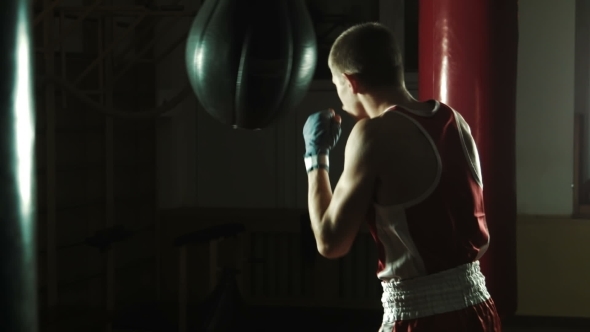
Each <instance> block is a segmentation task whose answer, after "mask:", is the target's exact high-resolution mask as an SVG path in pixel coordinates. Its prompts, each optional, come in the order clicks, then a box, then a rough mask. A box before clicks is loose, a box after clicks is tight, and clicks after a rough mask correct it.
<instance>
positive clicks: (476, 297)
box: [381, 261, 490, 323]
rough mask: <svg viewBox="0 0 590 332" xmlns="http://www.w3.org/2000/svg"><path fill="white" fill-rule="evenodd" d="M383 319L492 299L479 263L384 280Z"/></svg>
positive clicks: (426, 313)
mask: <svg viewBox="0 0 590 332" xmlns="http://www.w3.org/2000/svg"><path fill="white" fill-rule="evenodd" d="M381 284H382V286H383V296H382V298H381V302H382V303H383V311H384V312H383V322H384V323H393V322H395V321H399V320H408V319H415V318H419V317H425V316H432V315H436V314H442V313H445V312H451V311H456V310H461V309H464V308H467V307H469V306H472V305H475V304H478V303H482V302H485V301H487V300H488V299H489V298H490V294H489V293H488V291H487V289H486V285H485V277H484V275H483V274H482V273H481V271H480V269H479V262H478V261H475V262H473V263H469V264H465V265H461V266H458V267H456V268H453V269H450V270H447V271H443V272H440V273H436V274H432V275H428V276H424V277H418V278H415V279H409V280H402V281H383V282H382V283H381Z"/></svg>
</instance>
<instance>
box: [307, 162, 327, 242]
mask: <svg viewBox="0 0 590 332" xmlns="http://www.w3.org/2000/svg"><path fill="white" fill-rule="evenodd" d="M307 179H308V183H309V190H308V195H307V205H308V209H309V217H310V219H311V228H312V230H313V233H314V235H315V238H316V241H317V242H318V243H317V244H318V247H321V246H323V244H324V243H323V242H324V240H325V239H324V234H325V230H324V227H325V225H324V222H326V221H325V220H324V216H325V215H326V211H327V210H328V206H330V201H331V200H332V187H331V186H330V177H329V176H328V171H326V170H325V169H322V168H320V169H316V170H313V171H311V172H309V173H308V174H307Z"/></svg>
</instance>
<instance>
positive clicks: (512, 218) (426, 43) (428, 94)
mask: <svg viewBox="0 0 590 332" xmlns="http://www.w3.org/2000/svg"><path fill="white" fill-rule="evenodd" d="M517 13H518V6H517V0H477V1H473V0H420V30H419V35H420V41H419V53H420V62H419V89H420V99H422V100H425V99H438V100H440V101H442V102H444V103H447V104H448V105H449V106H451V107H453V108H454V109H456V110H457V111H458V112H460V113H461V114H462V115H463V116H464V117H465V119H466V120H467V122H468V123H469V125H470V126H471V129H472V133H473V136H474V138H475V141H476V142H477V144H478V148H479V153H480V158H481V165H482V172H483V180H484V199H485V208H486V216H487V222H488V227H489V230H490V239H491V243H490V247H489V249H488V251H487V253H486V254H485V255H484V257H483V259H482V261H481V265H482V270H483V273H484V275H485V276H486V280H487V285H488V289H489V291H490V293H491V295H492V297H493V299H494V301H495V302H496V305H497V308H498V311H499V313H500V316H501V317H502V318H504V317H506V316H510V315H512V314H514V313H515V312H516V304H517V292H516V287H517V285H516V283H517V278H516V179H515V173H516V165H515V164H516V157H515V122H516V121H515V108H516V63H517V51H518V49H517V45H518V22H517V17H518V14H517Z"/></svg>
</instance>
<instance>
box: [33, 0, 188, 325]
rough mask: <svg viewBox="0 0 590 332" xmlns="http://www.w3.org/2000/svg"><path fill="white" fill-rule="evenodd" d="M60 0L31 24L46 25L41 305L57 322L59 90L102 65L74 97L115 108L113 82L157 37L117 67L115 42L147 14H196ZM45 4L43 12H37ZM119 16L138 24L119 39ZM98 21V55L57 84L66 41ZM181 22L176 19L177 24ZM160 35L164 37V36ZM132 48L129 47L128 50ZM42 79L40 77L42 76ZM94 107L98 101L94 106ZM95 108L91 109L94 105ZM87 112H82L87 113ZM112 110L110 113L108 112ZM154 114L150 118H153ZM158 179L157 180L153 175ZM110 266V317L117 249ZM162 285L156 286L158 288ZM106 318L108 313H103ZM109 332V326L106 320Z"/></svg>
mask: <svg viewBox="0 0 590 332" xmlns="http://www.w3.org/2000/svg"><path fill="white" fill-rule="evenodd" d="M179 2H180V1H177V3H179ZM61 3H62V0H53V1H52V0H38V1H35V7H36V9H37V11H36V12H35V13H34V20H33V26H34V28H36V29H43V40H42V47H39V45H37V47H36V53H37V55H43V62H44V71H42V72H37V75H38V77H39V76H45V77H48V78H53V79H49V80H47V81H46V82H43V86H42V90H40V91H43V94H44V96H45V98H44V104H45V105H44V108H45V113H46V122H45V124H44V127H45V130H46V131H45V137H44V141H45V146H44V149H45V151H46V156H45V162H46V168H45V172H46V190H45V195H46V197H47V206H45V207H43V206H42V207H40V208H41V209H44V210H45V211H46V213H47V233H46V248H44V250H43V248H40V249H41V251H43V252H45V253H46V255H47V262H46V266H45V270H46V275H47V287H45V289H46V291H47V299H46V302H45V303H42V302H41V303H40V304H41V305H40V307H46V309H47V312H48V314H49V315H50V319H51V320H52V321H53V320H54V319H55V318H56V315H57V309H58V305H59V293H58V280H59V278H58V270H57V261H58V257H57V256H58V253H57V250H58V244H57V236H56V228H57V210H58V207H57V199H56V196H57V195H56V193H57V190H58V189H59V188H58V183H57V180H56V178H57V160H56V159H57V157H56V132H57V125H56V114H57V105H56V101H58V98H61V104H62V105H63V106H64V107H65V106H66V105H67V103H68V96H67V95H66V94H65V93H61V97H58V93H59V92H60V89H61V90H63V92H66V91H67V92H70V94H72V91H71V90H72V86H74V87H75V86H76V85H78V84H79V83H80V82H82V80H83V79H85V78H87V76H88V74H89V73H91V71H93V70H95V69H98V71H99V75H98V82H96V85H97V86H98V87H99V88H98V90H94V91H88V90H87V91H83V90H81V89H78V88H76V90H75V91H74V92H75V93H74V94H72V95H74V96H75V95H76V94H78V95H80V96H81V95H83V96H90V95H93V96H94V97H98V100H99V104H100V105H101V106H102V107H103V108H104V109H105V110H112V107H113V85H114V83H115V82H116V81H117V80H119V79H120V78H121V77H122V76H123V74H124V73H126V72H127V71H128V70H130V69H131V68H132V66H133V65H134V64H135V63H138V62H140V61H145V60H144V59H143V57H144V56H145V55H146V54H147V53H148V52H149V51H150V49H151V48H152V47H153V46H154V44H155V42H156V40H154V42H152V43H150V44H149V45H145V47H144V48H143V49H142V50H141V51H140V52H139V54H138V55H137V56H136V57H134V58H133V59H132V61H131V62H130V63H126V65H125V66H124V67H123V68H121V69H119V68H114V54H113V51H114V49H115V46H117V45H118V44H120V43H121V42H122V41H124V40H125V39H126V38H127V37H128V36H129V35H130V34H131V33H132V32H134V31H135V29H136V28H137V27H138V26H139V25H140V24H141V23H142V22H144V19H145V18H147V17H151V18H156V19H154V20H153V22H152V23H151V24H153V25H155V24H157V23H158V22H159V21H160V19H161V18H166V17H187V16H195V15H196V11H185V10H184V9H183V6H177V5H172V6H162V7H150V8H148V7H144V6H115V5H111V4H112V3H113V0H95V1H93V2H92V3H91V4H89V5H86V6H60V4H61ZM39 8H41V10H39ZM118 17H135V20H134V22H133V23H132V24H131V25H130V26H128V27H127V30H126V32H125V33H124V34H123V35H120V36H118V38H115V37H114V35H113V30H114V26H115V19H116V18H118ZM69 18H74V19H75V21H74V22H72V23H70V24H68V25H66V22H65V21H66V19H69ZM88 20H95V21H98V22H99V26H100V27H99V29H98V39H99V40H98V41H97V42H98V44H97V49H98V54H97V56H96V58H95V59H94V60H93V61H92V62H91V63H90V64H89V65H88V66H87V67H86V68H85V70H83V71H82V72H81V73H80V74H79V75H78V76H77V77H76V79H75V80H74V81H73V82H71V84H70V85H69V86H64V85H63V84H59V82H61V81H64V82H67V78H66V73H67V61H66V60H67V54H66V50H65V48H64V43H65V41H66V40H67V38H68V37H69V36H70V35H71V33H72V32H73V31H75V30H76V29H79V27H80V25H81V24H83V23H84V22H85V21H88ZM176 21H178V20H175V22H176ZM56 22H57V24H58V27H59V29H58V32H57V33H56V34H53V32H54V24H55V23H56ZM175 22H174V23H173V24H171V25H169V26H168V27H167V29H169V28H171V27H172V26H174V25H175ZM160 37H162V36H160ZM184 40H185V38H183V39H179V40H177V41H176V42H175V43H174V44H173V45H171V47H170V49H169V50H167V51H166V52H164V53H163V54H160V55H158V56H156V57H154V58H153V59H150V61H151V62H152V63H154V66H155V65H157V63H158V62H160V61H161V60H163V59H164V58H165V57H166V56H167V55H168V54H169V53H170V52H171V51H172V50H173V49H174V48H176V47H178V46H179V45H180V44H181V43H182V42H183V41H184ZM128 51H129V49H128V50H127V51H126V52H128ZM56 60H58V61H60V63H61V70H60V72H59V73H58V72H57V70H56ZM38 81H39V80H38ZM93 106H94V108H96V105H93ZM90 108H92V107H90ZM83 111H84V110H81V112H83ZM104 113H105V114H107V115H108V114H109V113H108V112H104ZM110 115H111V116H106V117H105V120H104V121H105V122H106V123H105V128H106V130H105V137H104V139H105V145H106V151H105V154H106V156H105V158H106V168H105V169H104V172H105V174H106V207H105V209H106V217H105V220H104V225H103V226H104V227H110V226H113V224H114V220H115V210H114V204H115V197H114V155H113V150H114V144H116V142H115V138H114V126H113V118H112V115H117V113H116V112H111V113H110ZM153 116H154V113H153V112H152V113H151V114H149V115H146V117H153ZM154 181H155V179H154ZM153 222H154V223H156V230H157V229H158V226H157V218H154V220H153ZM155 235H156V238H155V239H154V241H155V245H156V267H155V273H156V282H158V280H159V279H160V275H159V273H160V271H159V265H160V262H159V250H160V248H159V241H158V240H159V239H158V238H157V236H158V232H157V231H156V232H155ZM105 265H106V291H107V296H106V303H105V304H106V315H107V316H109V315H110V314H112V312H113V310H114V303H115V298H114V272H115V268H114V262H113V250H112V249H110V250H109V252H108V254H107V255H106V258H105ZM156 288H158V287H156ZM156 297H157V298H158V299H159V297H160V292H159V290H156ZM105 319H107V322H108V317H105ZM108 325H109V326H107V330H111V327H110V324H108Z"/></svg>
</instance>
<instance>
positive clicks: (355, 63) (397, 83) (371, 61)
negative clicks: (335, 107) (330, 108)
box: [328, 23, 404, 118]
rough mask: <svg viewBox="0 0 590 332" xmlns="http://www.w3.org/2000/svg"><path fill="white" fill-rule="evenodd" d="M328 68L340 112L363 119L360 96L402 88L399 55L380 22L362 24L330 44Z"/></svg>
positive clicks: (390, 36) (388, 33) (393, 41)
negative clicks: (338, 98) (343, 111)
mask: <svg viewBox="0 0 590 332" xmlns="http://www.w3.org/2000/svg"><path fill="white" fill-rule="evenodd" d="M328 66H329V67H330V70H331V71H332V81H333V83H334V85H336V89H337V91H338V96H339V97H340V100H341V101H342V104H343V105H342V109H343V110H345V111H346V112H348V113H349V114H351V115H352V116H353V117H355V118H362V117H366V116H367V115H366V111H365V110H364V108H363V106H362V104H361V102H360V100H359V94H366V93H368V94H370V93H371V92H372V91H374V90H377V89H383V88H389V87H402V86H404V75H403V74H404V68H403V63H402V56H401V53H400V51H399V48H398V46H397V42H396V40H395V37H394V36H393V33H392V32H391V31H390V30H389V29H388V28H386V27H385V26H383V25H382V24H379V23H363V24H359V25H356V26H353V27H352V28H349V29H348V30H346V31H344V32H343V33H342V34H341V35H340V36H339V37H338V38H337V39H336V41H335V42H334V44H333V45H332V49H331V50H330V56H329V58H328Z"/></svg>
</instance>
